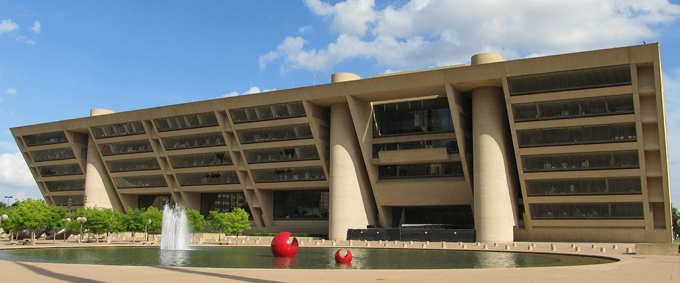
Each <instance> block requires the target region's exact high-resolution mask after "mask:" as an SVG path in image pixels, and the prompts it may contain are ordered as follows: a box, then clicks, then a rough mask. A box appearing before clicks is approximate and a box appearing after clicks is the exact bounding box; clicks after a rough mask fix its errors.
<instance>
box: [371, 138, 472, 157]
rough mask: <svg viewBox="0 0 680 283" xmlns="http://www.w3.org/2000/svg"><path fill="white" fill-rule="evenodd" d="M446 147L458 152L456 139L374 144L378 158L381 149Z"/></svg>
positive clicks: (449, 151)
mask: <svg viewBox="0 0 680 283" xmlns="http://www.w3.org/2000/svg"><path fill="white" fill-rule="evenodd" d="M439 147H445V148H446V152H448V153H449V154H453V153H458V152H459V151H458V143H457V142H456V139H443V140H426V141H409V142H393V143H379V144H374V145H373V157H374V158H378V152H380V151H392V150H408V149H422V148H439Z"/></svg>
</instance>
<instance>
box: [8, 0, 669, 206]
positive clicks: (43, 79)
mask: <svg viewBox="0 0 680 283" xmlns="http://www.w3.org/2000/svg"><path fill="white" fill-rule="evenodd" d="M679 18H680V0H673V1H670V2H668V1H666V0H645V1H642V2H641V1H638V0H553V1H537V0H533V1H523V0H522V1H519V0H518V1H494V0H458V1H443V0H410V1H407V0H400V1H371V0H347V1H319V0H307V1H267V2H265V1H200V2H195V1H63V2H61V1H12V0H9V1H8V0H2V1H0V197H4V196H5V195H12V196H14V197H15V198H18V199H24V198H28V197H32V198H42V196H41V195H40V193H39V191H38V189H37V187H36V185H35V182H34V181H33V179H32V177H31V176H30V173H29V172H28V168H27V166H26V164H25V163H24V161H23V159H22V158H21V156H20V154H19V153H18V148H17V146H16V144H15V143H14V140H13V139H12V137H11V134H10V132H9V130H8V128H11V127H17V126H25V125H30V124H38V123H44V122H50V121H56V120H65V119H72V118H79V117H85V116H88V115H89V109H91V108H106V109H111V110H114V111H119V112H122V111H128V110H135V109H141V108H149V107H156V106H163V105H169V104H178V103H185V102H191V101H199V100H206V99H212V98H219V97H223V96H233V95H245V94H249V93H256V92H261V91H268V90H281V89H288V88H293V87H302V86H309V85H313V84H315V83H316V84H325V83H329V82H330V75H331V74H333V73H336V72H352V73H356V74H358V75H360V76H362V77H368V76H370V75H376V74H382V73H386V72H395V71H405V70H412V69H422V68H428V67H437V66H446V65H452V64H460V63H469V60H470V56H471V55H473V54H476V53H480V52H496V53H500V54H502V55H503V56H504V57H505V58H506V59H508V60H511V59H521V58H526V57H535V56H545V55H551V54H559V53H568V52H578V51H585V50H592V49H602V48H612V47H619V46H627V45H636V44H641V43H642V42H643V41H647V42H660V45H661V58H662V65H663V72H664V74H663V75H664V84H665V91H666V92H665V96H666V110H667V123H668V125H667V126H668V136H669V141H668V146H669V153H670V169H671V178H672V177H673V176H676V175H677V174H676V173H680V156H678V155H677V154H676V152H675V150H674V149H675V148H677V146H680V108H679V107H680V96H679V95H680V94H679V93H678V92H680V19H679ZM672 184H673V183H672ZM675 187H678V186H677V185H672V194H673V200H674V201H680V187H678V188H675ZM3 200H4V198H3Z"/></svg>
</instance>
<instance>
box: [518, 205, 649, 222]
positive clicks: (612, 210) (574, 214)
mask: <svg viewBox="0 0 680 283" xmlns="http://www.w3.org/2000/svg"><path fill="white" fill-rule="evenodd" d="M530 208H531V218H533V219H584V218H585V219H588V218H591V219H597V218H623V219H642V218H644V211H643V209H642V203H641V202H633V203H540V204H538V203H536V204H530Z"/></svg>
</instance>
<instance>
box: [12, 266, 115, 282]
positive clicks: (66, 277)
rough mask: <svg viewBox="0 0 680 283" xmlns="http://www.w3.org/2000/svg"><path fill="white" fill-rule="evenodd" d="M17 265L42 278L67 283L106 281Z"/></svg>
mask: <svg viewBox="0 0 680 283" xmlns="http://www.w3.org/2000/svg"><path fill="white" fill-rule="evenodd" d="M15 263H16V264H18V265H20V266H22V267H24V268H26V269H28V270H30V271H32V272H33V273H35V274H40V275H42V276H46V277H50V278H54V279H59V280H63V281H66V282H78V283H104V281H97V280H91V279H86V278H82V277H77V276H72V275H66V274H63V273H56V272H52V271H49V270H47V269H44V268H41V267H37V266H33V265H29V264H25V263H22V262H15Z"/></svg>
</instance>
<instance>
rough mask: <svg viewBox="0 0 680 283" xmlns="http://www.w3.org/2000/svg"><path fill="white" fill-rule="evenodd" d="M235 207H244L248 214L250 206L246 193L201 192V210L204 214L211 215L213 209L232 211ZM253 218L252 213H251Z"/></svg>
mask: <svg viewBox="0 0 680 283" xmlns="http://www.w3.org/2000/svg"><path fill="white" fill-rule="evenodd" d="M234 208H243V209H244V210H245V211H246V212H248V214H251V213H250V207H249V206H248V202H247V201H246V196H245V194H244V193H205V194H201V207H200V209H199V211H200V212H201V214H202V215H203V216H208V215H210V212H211V211H217V212H230V211H232V210H234ZM251 219H252V214H251Z"/></svg>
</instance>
